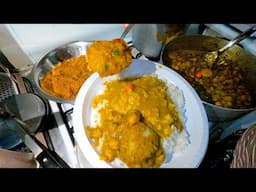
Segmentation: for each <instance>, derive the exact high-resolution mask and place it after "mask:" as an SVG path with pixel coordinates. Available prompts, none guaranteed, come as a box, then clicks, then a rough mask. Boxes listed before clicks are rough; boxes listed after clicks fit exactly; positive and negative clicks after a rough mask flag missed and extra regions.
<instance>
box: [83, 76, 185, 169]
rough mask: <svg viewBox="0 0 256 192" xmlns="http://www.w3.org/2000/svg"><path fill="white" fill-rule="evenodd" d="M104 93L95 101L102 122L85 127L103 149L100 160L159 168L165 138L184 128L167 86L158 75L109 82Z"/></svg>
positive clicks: (95, 145)
mask: <svg viewBox="0 0 256 192" xmlns="http://www.w3.org/2000/svg"><path fill="white" fill-rule="evenodd" d="M105 86H106V89H105V91H104V93H103V94H100V95H97V96H96V97H95V98H94V100H93V103H92V107H93V108H96V109H97V108H98V107H99V106H102V107H100V108H99V109H98V112H99V114H100V123H99V124H98V125H97V126H96V127H89V126H87V127H86V128H85V130H86V132H87V136H88V137H89V138H90V139H91V142H92V144H93V146H94V147H95V148H97V149H98V150H99V153H100V159H102V160H105V161H107V162H112V161H113V160H114V159H115V158H119V159H120V160H121V161H123V162H124V163H125V164H126V165H127V166H128V167H134V168H138V167H143V168H148V167H159V166H160V165H161V164H162V163H163V162H164V160H165V153H164V150H163V147H162V141H163V140H164V139H165V138H167V137H169V136H171V135H172V133H173V131H174V129H177V130H178V131H179V132H181V131H182V130H183V124H182V121H181V119H180V115H179V112H178V110H177V109H176V106H175V104H174V103H173V101H172V99H171V97H170V95H169V93H168V92H167V85H166V84H165V82H163V81H162V80H159V79H158V78H157V77H152V76H143V77H140V78H136V79H126V80H114V81H110V82H105Z"/></svg>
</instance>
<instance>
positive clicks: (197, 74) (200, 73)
mask: <svg viewBox="0 0 256 192" xmlns="http://www.w3.org/2000/svg"><path fill="white" fill-rule="evenodd" d="M195 76H196V78H198V79H200V78H201V77H202V72H201V71H197V72H196V74H195Z"/></svg>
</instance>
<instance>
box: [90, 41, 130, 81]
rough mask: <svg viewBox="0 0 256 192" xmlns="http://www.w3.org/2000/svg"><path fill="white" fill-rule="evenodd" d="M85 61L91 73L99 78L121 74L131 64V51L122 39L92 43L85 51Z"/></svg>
mask: <svg viewBox="0 0 256 192" xmlns="http://www.w3.org/2000/svg"><path fill="white" fill-rule="evenodd" d="M87 59H88V63H89V65H88V66H89V68H90V70H91V71H94V72H98V73H99V75H100V76H101V77H105V76H108V75H113V74H116V73H119V72H121V71H122V70H123V69H124V68H126V67H128V66H129V65H130V64H131V63H132V54H131V50H130V48H129V47H128V45H127V43H126V42H125V41H124V40H123V39H113V40H112V41H107V40H102V41H95V42H93V43H92V44H91V45H90V46H89V47H88V50H87Z"/></svg>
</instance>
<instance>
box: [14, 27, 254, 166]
mask: <svg viewBox="0 0 256 192" xmlns="http://www.w3.org/2000/svg"><path fill="white" fill-rule="evenodd" d="M213 29H215V28H214V27H213V26H211V25H197V28H196V29H191V31H192V32H191V33H197V34H198V33H201V34H206V35H213V36H214V35H215V36H218V35H220V34H219V33H218V30H213ZM129 45H131V46H132V42H129ZM255 50H256V49H255ZM255 53H256V52H255ZM132 54H133V57H134V58H139V59H148V58H146V57H145V56H143V55H142V54H141V53H140V52H139V51H138V50H137V49H135V48H133V49H132ZM28 79H29V77H28ZM32 91H33V92H36V91H35V90H33V88H32ZM47 102H48V104H49V107H50V113H49V115H48V117H47V122H46V123H45V124H44V125H43V127H44V128H43V129H42V130H40V131H41V132H42V133H43V135H44V137H45V141H46V143H47V146H48V147H49V148H50V149H52V150H55V152H57V153H58V154H59V155H60V156H61V157H62V158H63V159H64V160H65V161H66V162H67V163H68V164H69V165H70V167H72V168H91V167H92V166H91V165H90V164H89V162H88V161H87V160H86V158H85V157H84V156H83V155H82V153H81V151H80V149H79V147H78V146H77V144H76V142H75V139H74V137H73V133H74V130H73V125H72V112H73V105H70V104H60V103H56V102H53V101H47ZM231 123H232V122H231ZM229 125H230V122H229ZM225 126H227V124H225V123H224V124H221V123H219V124H215V123H212V122H209V128H210V142H209V146H208V150H207V153H206V155H205V158H204V160H203V161H202V163H201V165H200V168H224V167H230V163H231V161H232V157H233V156H232V155H233V150H234V148H235V145H236V143H237V141H238V139H239V138H240V137H241V135H242V133H243V132H244V129H242V130H236V131H233V133H231V134H230V135H229V136H227V137H225V138H224V139H222V140H220V136H221V134H222V132H223V130H224V129H225ZM12 150H20V151H26V150H27V149H26V147H25V146H24V144H23V143H22V144H20V145H19V146H16V147H15V148H13V149H12Z"/></svg>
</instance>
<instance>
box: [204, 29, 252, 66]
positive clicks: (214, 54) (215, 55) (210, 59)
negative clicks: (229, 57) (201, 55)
mask: <svg viewBox="0 0 256 192" xmlns="http://www.w3.org/2000/svg"><path fill="white" fill-rule="evenodd" d="M255 31H256V25H253V26H252V27H250V28H249V29H248V30H246V31H245V32H243V33H241V34H240V35H238V36H236V37H235V38H234V39H232V40H231V41H229V43H228V44H226V45H225V46H224V47H222V48H220V49H218V50H217V51H211V52H209V53H207V54H206V55H205V59H206V61H207V63H208V66H210V67H211V68H215V67H216V65H217V61H218V60H219V57H220V55H221V54H223V53H224V52H225V51H226V50H227V49H229V48H231V47H232V46H233V45H235V44H237V43H239V42H240V41H242V40H243V39H245V38H247V37H249V36H250V35H251V34H252V33H254V32H255Z"/></svg>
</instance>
